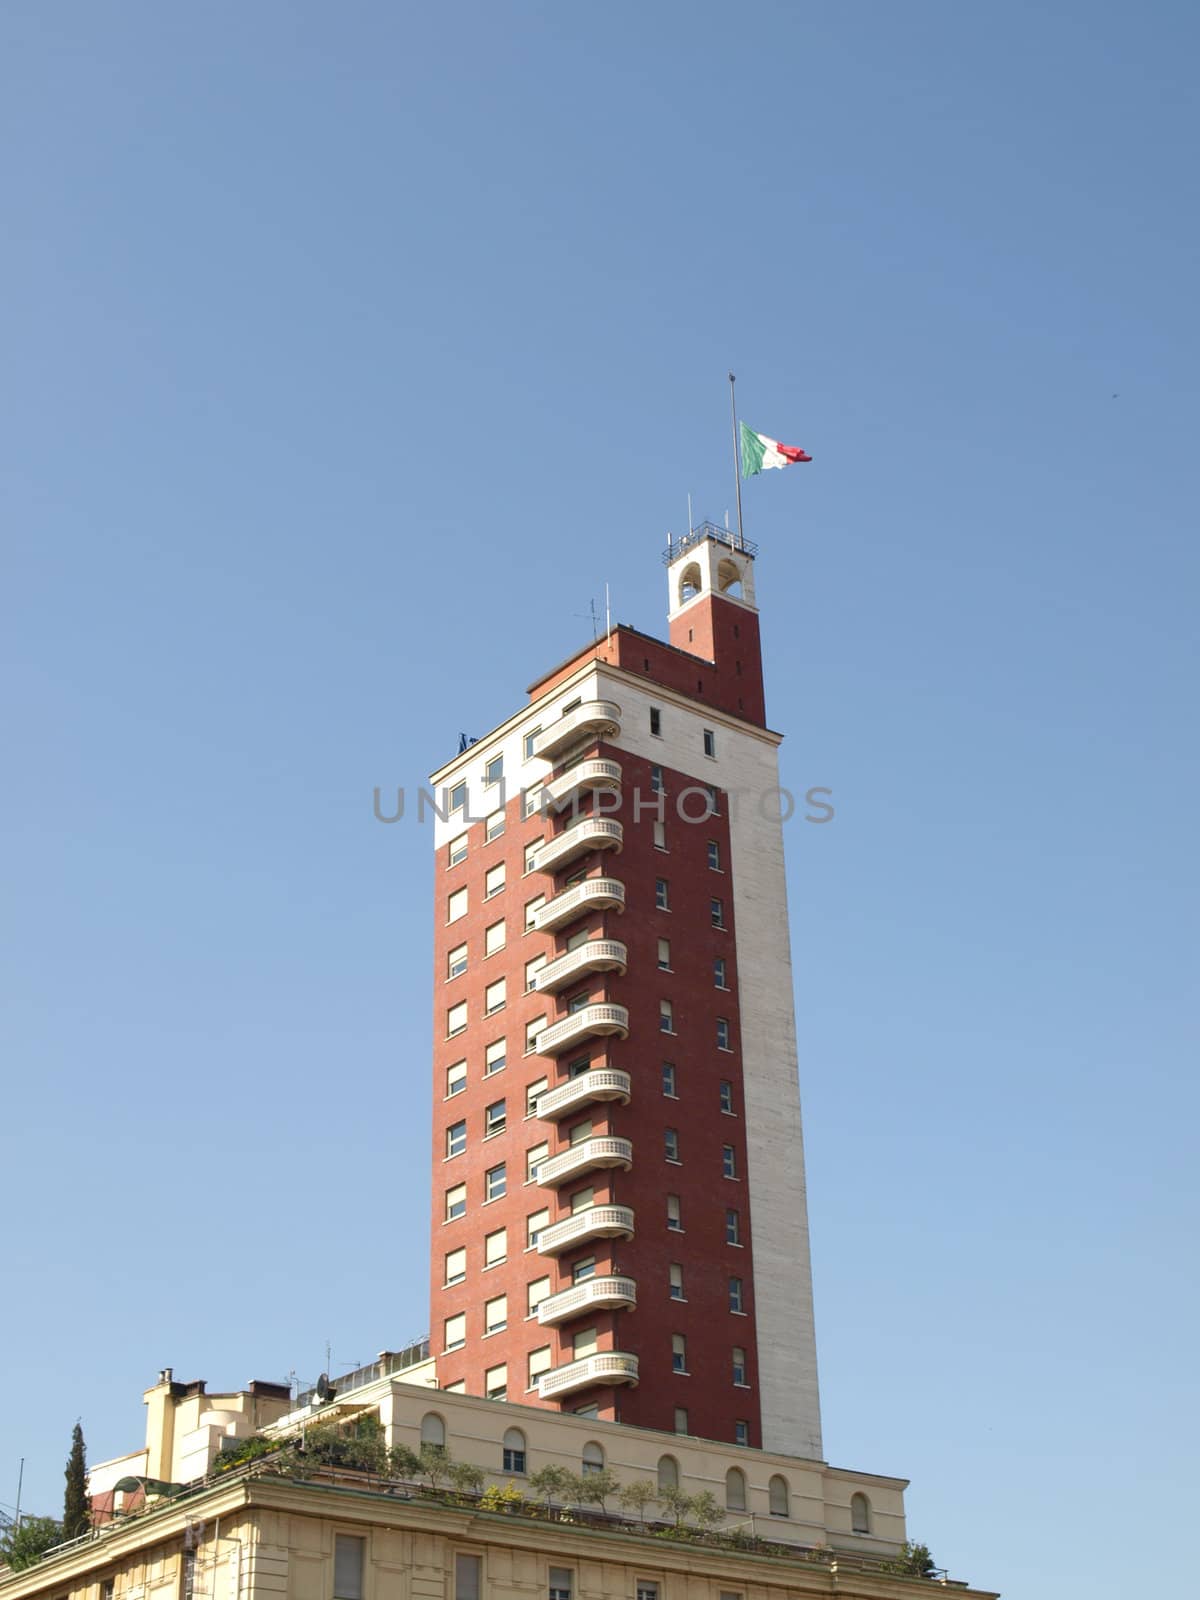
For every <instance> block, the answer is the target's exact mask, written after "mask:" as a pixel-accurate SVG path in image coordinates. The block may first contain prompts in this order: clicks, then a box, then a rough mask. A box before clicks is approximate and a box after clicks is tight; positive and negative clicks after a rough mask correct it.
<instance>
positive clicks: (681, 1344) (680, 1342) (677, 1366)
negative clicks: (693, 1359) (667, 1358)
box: [671, 1333, 687, 1372]
mask: <svg viewBox="0 0 1200 1600" xmlns="http://www.w3.org/2000/svg"><path fill="white" fill-rule="evenodd" d="M671 1371H672V1372H686V1371H687V1340H686V1339H685V1338H684V1336H683V1334H681V1333H673V1334H672V1335H671Z"/></svg>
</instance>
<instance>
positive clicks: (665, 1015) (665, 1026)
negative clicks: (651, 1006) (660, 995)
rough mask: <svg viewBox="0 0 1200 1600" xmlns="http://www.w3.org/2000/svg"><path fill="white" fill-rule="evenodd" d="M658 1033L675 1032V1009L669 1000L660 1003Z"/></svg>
mask: <svg viewBox="0 0 1200 1600" xmlns="http://www.w3.org/2000/svg"><path fill="white" fill-rule="evenodd" d="M658 1031H659V1033H674V1032H675V1008H674V1006H673V1005H672V1004H671V1002H670V1001H669V1000H660V1001H659V1002H658Z"/></svg>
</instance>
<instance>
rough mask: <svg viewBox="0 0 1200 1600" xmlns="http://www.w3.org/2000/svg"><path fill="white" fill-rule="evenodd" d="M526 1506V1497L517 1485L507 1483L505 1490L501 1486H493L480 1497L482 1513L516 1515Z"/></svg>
mask: <svg viewBox="0 0 1200 1600" xmlns="http://www.w3.org/2000/svg"><path fill="white" fill-rule="evenodd" d="M524 1504H525V1499H524V1496H523V1495H522V1494H521V1491H520V1489H518V1488H517V1486H516V1484H515V1483H506V1484H505V1485H504V1487H503V1488H501V1487H500V1486H499V1484H495V1483H494V1484H492V1486H491V1488H489V1489H485V1490H484V1491H483V1494H482V1495H481V1496H480V1497H479V1509H480V1510H481V1511H507V1512H510V1513H515V1512H517V1511H520V1509H521V1507H522V1506H523V1505H524Z"/></svg>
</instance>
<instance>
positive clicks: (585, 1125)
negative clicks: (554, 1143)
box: [567, 1120, 592, 1144]
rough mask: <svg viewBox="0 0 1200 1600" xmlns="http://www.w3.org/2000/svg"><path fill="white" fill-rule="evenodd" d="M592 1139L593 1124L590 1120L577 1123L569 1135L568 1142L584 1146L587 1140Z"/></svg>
mask: <svg viewBox="0 0 1200 1600" xmlns="http://www.w3.org/2000/svg"><path fill="white" fill-rule="evenodd" d="M591 1137H592V1124H591V1121H590V1120H589V1121H587V1122H577V1123H576V1124H575V1126H574V1127H573V1128H572V1129H571V1131H570V1133H569V1134H568V1135H567V1142H568V1143H569V1144H582V1143H583V1141H584V1140H585V1139H590V1138H591Z"/></svg>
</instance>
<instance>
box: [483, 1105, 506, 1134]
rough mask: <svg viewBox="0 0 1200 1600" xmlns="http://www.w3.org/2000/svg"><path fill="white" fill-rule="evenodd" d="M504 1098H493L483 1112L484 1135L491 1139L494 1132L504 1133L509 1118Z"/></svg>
mask: <svg viewBox="0 0 1200 1600" xmlns="http://www.w3.org/2000/svg"><path fill="white" fill-rule="evenodd" d="M504 1104H505V1102H504V1101H503V1100H493V1101H492V1103H491V1105H490V1106H487V1107H486V1108H485V1109H484V1113H483V1137H484V1138H485V1139H490V1138H491V1136H492V1134H494V1133H503V1132H504V1129H505V1127H506V1125H507V1122H508V1118H507V1117H506V1116H505V1114H504Z"/></svg>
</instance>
